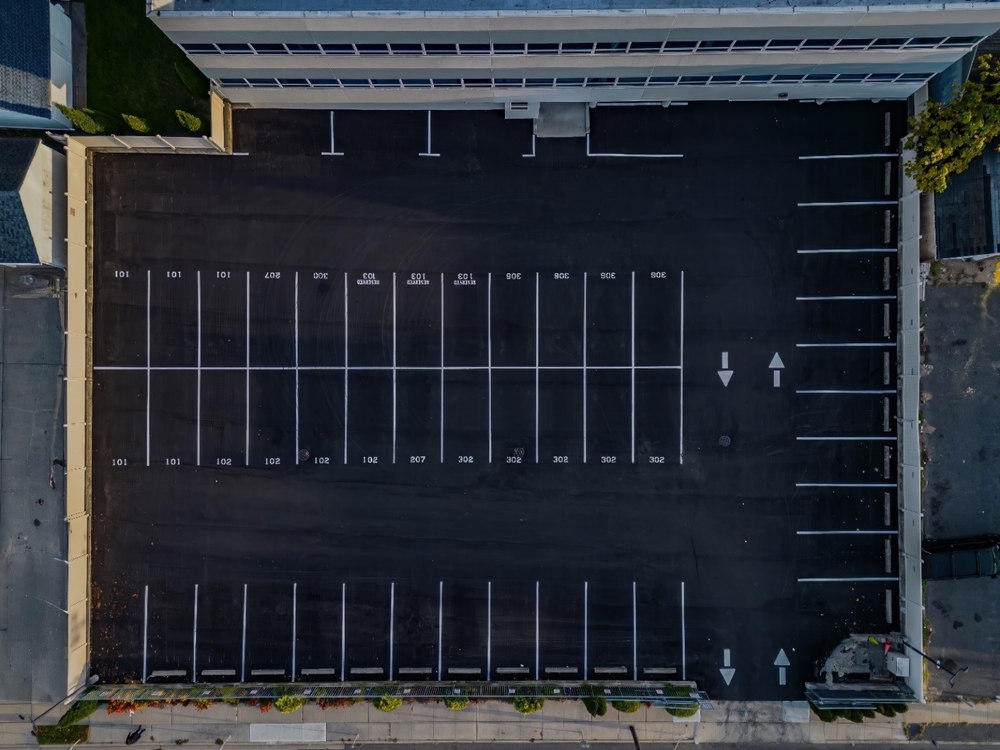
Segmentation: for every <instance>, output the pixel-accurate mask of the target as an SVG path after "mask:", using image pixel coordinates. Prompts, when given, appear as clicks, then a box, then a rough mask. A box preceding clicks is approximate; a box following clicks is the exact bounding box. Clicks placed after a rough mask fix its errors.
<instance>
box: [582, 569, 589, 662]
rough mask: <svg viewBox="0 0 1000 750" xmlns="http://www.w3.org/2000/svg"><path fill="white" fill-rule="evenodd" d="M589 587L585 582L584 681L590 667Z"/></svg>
mask: <svg viewBox="0 0 1000 750" xmlns="http://www.w3.org/2000/svg"><path fill="white" fill-rule="evenodd" d="M589 587H590V584H589V583H588V582H587V581H584V582H583V679H584V681H586V679H587V667H588V666H589V665H588V659H587V657H588V655H589V654H588V650H589V649H588V645H589V644H588V638H589V637H590V620H589V617H590V614H589V611H588V610H589V601H588V598H589V594H590V591H589Z"/></svg>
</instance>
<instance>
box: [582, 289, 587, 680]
mask: <svg viewBox="0 0 1000 750" xmlns="http://www.w3.org/2000/svg"><path fill="white" fill-rule="evenodd" d="M583 462H584V463H587V272H586V271H584V272H583ZM583 671H584V673H585V674H586V671H587V670H586V669H584V670H583ZM584 679H586V677H584Z"/></svg>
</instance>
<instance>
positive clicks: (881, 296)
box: [795, 294, 896, 302]
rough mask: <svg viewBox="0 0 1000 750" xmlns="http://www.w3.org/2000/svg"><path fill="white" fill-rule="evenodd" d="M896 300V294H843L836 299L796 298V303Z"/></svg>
mask: <svg viewBox="0 0 1000 750" xmlns="http://www.w3.org/2000/svg"><path fill="white" fill-rule="evenodd" d="M886 299H896V295H895V294H870V295H864V294H842V295H839V296H835V297H796V298H795V301H796V302H836V301H841V300H886Z"/></svg>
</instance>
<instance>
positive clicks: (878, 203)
mask: <svg viewBox="0 0 1000 750" xmlns="http://www.w3.org/2000/svg"><path fill="white" fill-rule="evenodd" d="M896 204H897V201H823V202H814V203H797V204H796V205H797V206H798V207H799V208H828V207H836V206H895V205H896Z"/></svg>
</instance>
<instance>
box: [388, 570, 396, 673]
mask: <svg viewBox="0 0 1000 750" xmlns="http://www.w3.org/2000/svg"><path fill="white" fill-rule="evenodd" d="M395 638H396V582H395V581H393V582H392V583H390V584H389V681H390V682H391V681H392V667H393V661H394V659H393V657H394V656H395V645H396V644H395Z"/></svg>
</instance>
